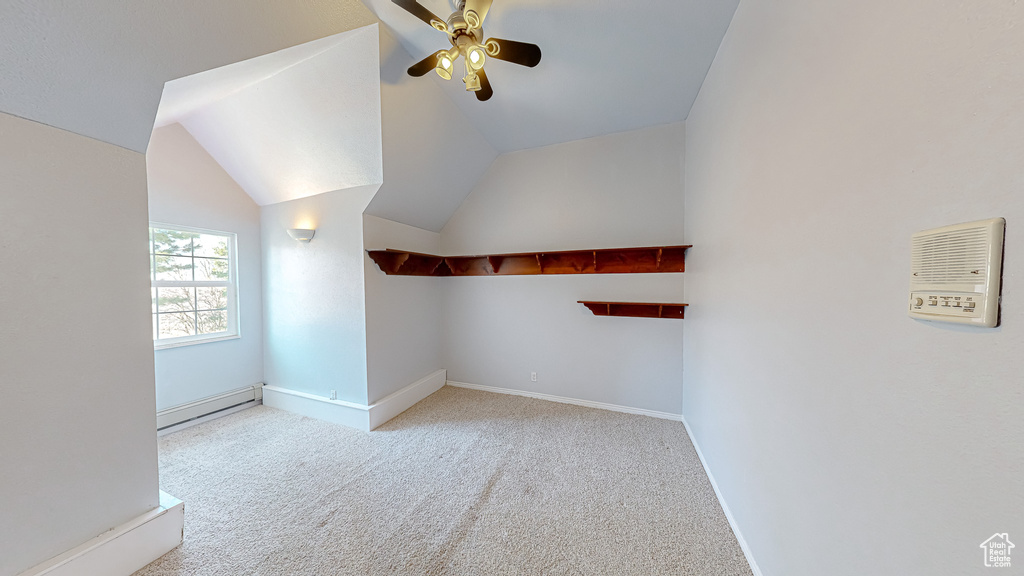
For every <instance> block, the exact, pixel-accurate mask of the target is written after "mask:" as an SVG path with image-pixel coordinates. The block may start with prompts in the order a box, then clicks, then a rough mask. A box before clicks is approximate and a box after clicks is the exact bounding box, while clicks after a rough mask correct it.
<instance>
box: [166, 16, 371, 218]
mask: <svg viewBox="0 0 1024 576" xmlns="http://www.w3.org/2000/svg"><path fill="white" fill-rule="evenodd" d="M378 47H379V42H378V37H377V25H371V26H367V27H364V28H360V29H357V30H353V31H350V32H342V33H340V34H336V35H334V36H329V37H327V38H322V39H320V40H316V41H314V42H309V43H306V44H302V45H299V46H295V47H292V48H287V49H285V50H281V51H279V52H275V53H273V54H268V55H266V56H261V57H258V58H253V59H250V60H246V61H244V62H239V63H237V64H231V65H229V66H224V67H221V68H217V69H214V70H210V71H207V72H203V73H200V74H196V75H193V76H188V77H186V78H182V79H180V80H175V81H172V82H168V83H167V85H166V87H165V88H164V95H163V99H162V100H161V102H160V109H159V111H158V112H157V124H158V125H164V124H167V123H171V122H179V123H180V124H181V125H182V126H184V127H185V129H186V130H188V131H189V133H190V134H192V136H193V137H194V138H195V139H196V141H197V142H199V143H200V144H201V145H202V146H203V148H205V149H206V151H207V152H208V153H209V154H210V156H212V157H213V158H214V159H215V160H216V161H217V163H218V164H220V165H221V167H223V168H224V170H225V171H226V172H227V173H228V174H230V175H231V177H232V178H233V179H234V180H235V181H236V182H237V183H238V184H239V185H240V186H241V187H242V188H243V189H244V190H245V191H246V192H247V193H248V194H249V195H250V196H252V198H253V200H255V201H256V202H257V203H258V204H260V205H261V206H263V205H267V204H275V203H277V202H284V201H287V200H294V199H297V198H305V197H307V196H313V195H315V194H322V193H324V192H331V191H334V190H342V189H348V188H356V187H359V186H366V185H369V184H380V183H381V182H382V181H383V170H382V153H381V127H380V116H381V114H380V103H381V98H380V66H379V65H378V61H379V55H378Z"/></svg>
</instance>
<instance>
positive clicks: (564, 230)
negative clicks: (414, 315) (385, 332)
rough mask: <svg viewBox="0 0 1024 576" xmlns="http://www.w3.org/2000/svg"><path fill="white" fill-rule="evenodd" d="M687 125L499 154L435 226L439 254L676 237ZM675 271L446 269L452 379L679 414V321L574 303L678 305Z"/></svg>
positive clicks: (672, 241)
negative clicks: (480, 272) (494, 273)
mask: <svg viewBox="0 0 1024 576" xmlns="http://www.w3.org/2000/svg"><path fill="white" fill-rule="evenodd" d="M684 134H685V132H684V128H683V125H682V124H671V125H666V126H659V127H654V128H648V129H644V130H637V131H633V132H626V133H622V134H615V135H610V136H603V137H600V138H592V139H588V140H580V141H576V142H570V143H566V144H558V145H555V146H548V147H545V148H538V149H533V150H526V151H522V152H515V153H510V154H505V155H502V156H500V157H498V159H497V160H496V161H495V162H494V164H493V165H492V166H491V168H490V169H489V170H488V171H487V173H486V174H485V175H484V178H483V179H482V180H481V181H480V183H479V184H478V185H477V187H476V188H475V189H474V190H473V192H472V193H471V194H470V196H469V197H468V198H467V199H466V201H465V202H464V203H463V204H462V206H461V207H460V208H459V210H458V211H457V212H456V213H455V215H454V216H453V217H452V218H451V220H449V222H448V223H447V225H445V227H444V229H443V230H442V231H441V247H442V251H443V253H444V254H447V255H458V254H494V253H507V252H524V251H535V250H551V251H555V250H572V249H581V248H621V247H628V246H657V245H677V244H683V243H685V242H684V237H683V225H682V224H683V222H682V221H683V195H682V188H683V155H684ZM683 276H684V275H682V274H625V275H571V276H515V277H512V276H505V277H463V278H446V279H442V280H441V282H443V284H444V296H443V304H444V306H443V311H442V319H443V329H442V335H443V338H444V357H443V358H444V365H445V368H447V369H448V379H449V380H454V381H461V382H467V383H471V384H480V385H485V386H497V387H501V388H511V389H516V390H524V391H531V392H538V393H544V394H552V395H555V396H564V397H570V398H576V399H582V400H590V401H595V402H605V403H610V404H617V405H622V406H630V407H634V408H643V409H648V410H656V411H661V412H668V413H674V414H678V413H679V406H680V402H681V391H680V386H679V382H680V380H681V379H682V331H683V329H682V322H680V321H678V320H662V319H648V318H608V317H595V316H593V315H591V313H590V312H589V311H588V310H587V309H585V308H584V307H583V306H582V305H580V304H577V303H576V301H577V300H610V301H652V302H678V301H680V300H681V298H682V293H683ZM531 372H537V373H538V381H537V382H531V381H530V373H531Z"/></svg>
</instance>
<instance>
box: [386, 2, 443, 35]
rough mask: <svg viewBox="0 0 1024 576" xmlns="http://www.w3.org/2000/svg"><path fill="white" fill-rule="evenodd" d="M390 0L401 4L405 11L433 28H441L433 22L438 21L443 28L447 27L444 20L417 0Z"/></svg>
mask: <svg viewBox="0 0 1024 576" xmlns="http://www.w3.org/2000/svg"><path fill="white" fill-rule="evenodd" d="M391 1H392V2H394V3H395V4H397V5H399V6H401V7H402V8H404V9H405V11H406V12H408V13H410V14H412V15H413V16H415V17H417V18H419V19H420V20H423V21H424V22H426V23H427V24H430V26H431V27H433V28H437V29H438V30H441V28H438V26H437V25H436V24H434V23H435V22H439V23H441V25H442V26H444V30H447V29H448V26H447V24H445V23H444V20H442V19H440V18H438V17H437V15H436V14H434V13H433V12H431V11H430V10H427V9H426V8H424V7H423V6H421V5H420V3H419V2H417V1H416V0H391Z"/></svg>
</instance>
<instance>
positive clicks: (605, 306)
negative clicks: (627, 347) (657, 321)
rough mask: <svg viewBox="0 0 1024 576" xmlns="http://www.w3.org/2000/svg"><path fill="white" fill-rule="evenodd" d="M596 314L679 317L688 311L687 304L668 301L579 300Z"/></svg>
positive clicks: (634, 316)
mask: <svg viewBox="0 0 1024 576" xmlns="http://www.w3.org/2000/svg"><path fill="white" fill-rule="evenodd" d="M577 302H579V303H580V304H583V305H584V306H586V307H587V308H589V309H590V311H591V312H593V313H594V315H595V316H629V317H633V318H679V319H682V318H683V315H684V314H685V313H686V306H687V305H686V304H676V303H666V302H592V301H590V300H577Z"/></svg>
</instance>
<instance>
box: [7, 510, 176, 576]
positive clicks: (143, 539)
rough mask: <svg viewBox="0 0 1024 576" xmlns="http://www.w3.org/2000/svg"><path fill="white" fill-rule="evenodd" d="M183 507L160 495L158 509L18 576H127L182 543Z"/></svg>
mask: <svg viewBox="0 0 1024 576" xmlns="http://www.w3.org/2000/svg"><path fill="white" fill-rule="evenodd" d="M184 526H185V505H184V504H183V503H182V502H181V500H178V499H177V498H175V497H174V496H171V495H170V494H167V493H166V492H164V491H163V490H161V491H160V506H158V507H156V508H154V509H153V510H150V511H149V512H146V513H145V514H143V515H141V516H139V517H138V518H135V519H134V520H131V521H129V522H127V523H125V524H122V525H120V526H118V527H117V528H114V529H113V530H109V531H107V532H104V533H103V534H100V535H99V536H97V537H95V538H93V539H92V540H89V541H88V542H86V543H84V544H82V545H81V546H77V547H75V548H72V549H71V550H68V551H67V552H65V553H63V554H61V555H60V556H56V557H54V558H51V559H50V560H47V561H46V562H43V563H42V564H39V565H38V566H36V567H34V568H29V569H28V570H26V571H25V572H22V573H21V575H20V576H44V575H45V576H130V575H131V574H132V573H134V572H136V571H138V570H139V569H141V568H143V567H144V566H146V565H147V564H149V563H150V562H153V561H154V560H156V559H157V558H159V557H161V556H163V555H164V554H166V553H168V552H170V551H171V550H173V549H174V548H176V547H177V546H178V545H179V544H181V542H182V535H183V532H182V531H183V530H184Z"/></svg>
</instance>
